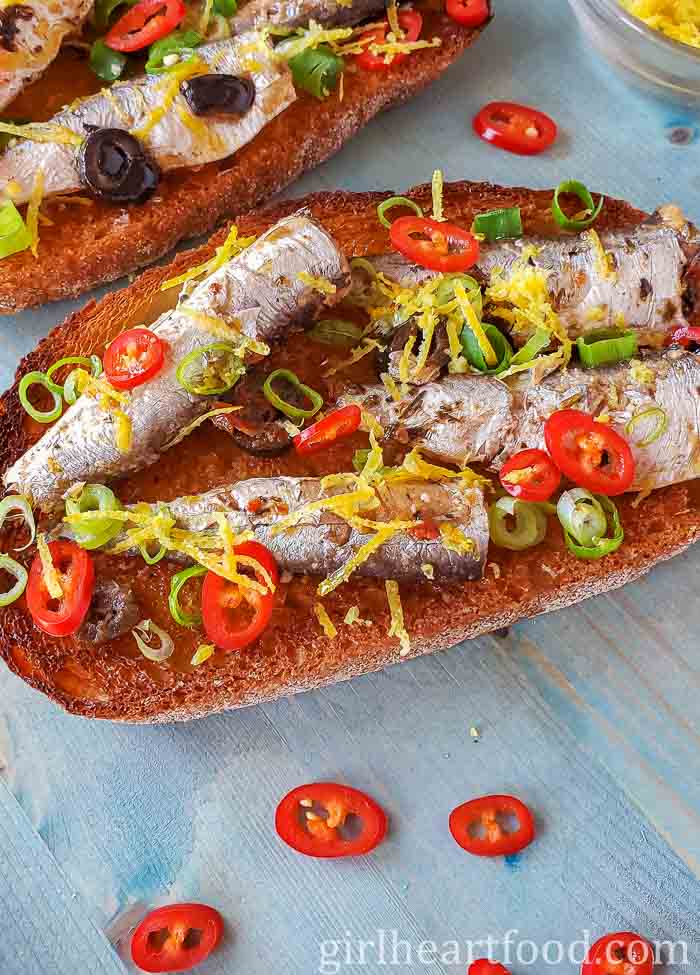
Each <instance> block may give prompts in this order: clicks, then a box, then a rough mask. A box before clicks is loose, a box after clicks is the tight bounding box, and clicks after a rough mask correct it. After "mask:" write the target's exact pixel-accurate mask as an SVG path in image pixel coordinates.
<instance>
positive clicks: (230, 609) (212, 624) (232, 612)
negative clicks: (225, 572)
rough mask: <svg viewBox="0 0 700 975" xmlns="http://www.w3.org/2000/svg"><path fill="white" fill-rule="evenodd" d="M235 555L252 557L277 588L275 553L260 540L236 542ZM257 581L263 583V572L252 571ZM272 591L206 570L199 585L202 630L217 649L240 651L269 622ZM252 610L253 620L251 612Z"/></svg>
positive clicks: (273, 595) (277, 572) (273, 603)
mask: <svg viewBox="0 0 700 975" xmlns="http://www.w3.org/2000/svg"><path fill="white" fill-rule="evenodd" d="M234 552H235V554H236V555H247V556H250V557H251V558H253V559H255V560H256V561H257V562H258V563H259V564H260V565H261V566H262V567H263V569H265V570H266V572H267V574H268V575H269V576H270V578H271V579H272V583H273V585H274V586H275V587H276V586H277V585H278V583H279V571H278V569H277V563H276V562H275V559H274V556H273V555H272V553H271V552H270V551H269V549H267V548H265V546H264V545H261V544H260V543H259V542H242V543H241V544H240V545H236V547H235V549H234ZM244 568H245V567H244V566H243V565H242V566H241V569H243V570H244ZM255 575H256V578H257V580H258V582H261V583H262V584H263V585H266V581H265V577H264V576H263V575H262V573H259V572H257V571H256V573H255ZM275 599H276V596H275V593H274V592H270V591H268V592H266V593H264V594H263V593H259V592H256V591H255V590H253V589H248V588H244V587H242V586H239V585H237V584H236V583H234V582H229V580H228V579H223V578H222V577H221V576H218V575H216V573H214V572H207V574H206V576H205V577H204V583H203V585H202V622H203V625H204V631H205V633H206V634H207V636H208V637H209V639H210V640H211V641H212V643H214V644H215V645H216V646H217V647H218V648H219V650H226V651H228V652H230V651H232V650H242V649H243V647H247V646H248V644H249V643H252V642H253V640H257V638H258V637H259V636H260V634H261V633H262V632H263V630H265V629H266V628H267V626H268V624H269V622H270V617H271V616H272V610H273V608H274V605H275ZM251 611H252V614H253V616H252V619H251V618H250V612H251Z"/></svg>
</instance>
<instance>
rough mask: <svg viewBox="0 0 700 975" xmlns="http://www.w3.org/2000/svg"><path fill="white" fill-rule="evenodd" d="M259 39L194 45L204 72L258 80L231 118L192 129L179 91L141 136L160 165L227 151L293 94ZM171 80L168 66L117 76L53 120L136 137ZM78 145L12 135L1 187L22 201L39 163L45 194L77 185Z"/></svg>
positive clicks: (175, 165) (0, 168)
mask: <svg viewBox="0 0 700 975" xmlns="http://www.w3.org/2000/svg"><path fill="white" fill-rule="evenodd" d="M260 41H261V37H260V35H259V34H256V33H251V34H245V35H241V36H240V37H238V38H231V39H228V40H225V41H217V42H214V43H212V44H205V45H202V47H199V48H197V57H198V58H201V59H202V60H203V61H205V62H206V64H207V65H208V71H209V73H211V74H233V75H243V76H245V77H249V78H250V79H251V80H252V81H253V82H254V84H255V101H254V102H253V105H252V106H251V108H250V109H249V110H248V111H247V112H245V113H244V114H243V115H240V116H237V117H235V118H232V119H228V120H226V119H222V118H220V117H219V118H206V117H200V118H197V119H195V122H196V123H197V124H196V125H195V126H194V129H193V128H190V127H189V126H188V125H187V124H186V122H185V121H184V120H183V117H184V118H187V117H188V115H189V117H190V118H191V119H194V116H191V113H189V109H188V107H187V102H186V101H185V99H184V97H183V96H182V94H181V93H178V94H176V96H175V98H174V100H173V102H172V104H171V105H170V107H169V108H168V109H167V111H166V112H165V113H164V114H163V117H162V118H161V119H160V120H159V121H157V122H156V124H155V125H154V126H153V127H152V128H151V129H150V131H148V132H147V133H146V134H145V135H144V136H143V138H142V141H143V143H144V146H145V147H146V149H147V150H148V152H149V154H150V155H151V156H152V157H153V158H154V159H155V160H156V161H157V163H158V165H159V166H160V168H161V170H162V171H163V172H167V171H169V170H172V169H179V168H181V167H183V166H202V165H204V164H205V163H209V162H215V161H216V160H219V159H225V158H226V157H228V156H230V155H232V154H233V153H234V152H236V150H237V149H240V148H241V147H242V146H244V145H246V144H247V143H248V142H250V141H251V139H253V138H254V136H256V135H257V134H258V132H260V131H261V130H262V129H263V128H264V127H265V126H266V125H267V124H268V122H271V121H272V119H273V118H275V116H276V115H279V113H280V112H282V111H284V109H285V108H287V106H288V105H291V104H292V102H293V101H294V100H295V99H296V92H295V90H294V84H293V82H292V76H291V73H290V71H289V69H288V68H287V66H286V64H284V63H283V62H281V61H278V60H276V59H275V58H274V55H273V53H272V48H271V46H270V45H269V44H267V43H265V44H263V45H262V46H255V47H253V45H260ZM171 84H172V79H171V78H170V76H169V75H168V74H167V73H166V74H160V75H144V76H143V77H140V78H134V79H133V80H130V81H125V82H123V83H117V84H114V85H112V87H111V88H110V89H108V90H106V91H103V92H100V93H99V94H97V95H93V96H91V97H90V98H86V99H84V100H83V101H81V102H79V103H78V104H77V105H76V106H75V107H74V108H67V109H66V110H65V111H63V112H60V113H59V114H58V115H56V116H54V118H52V119H51V122H52V123H55V124H57V125H61V126H63V127H65V128H67V129H71V130H72V131H73V132H76V133H78V135H80V136H85V134H86V131H87V130H86V126H90V125H93V126H98V127H99V128H116V129H126V130H129V131H131V132H132V133H133V134H134V135H136V136H137V137H139V130H140V128H141V127H142V126H143V125H144V124H145V123H146V122H147V121H148V119H149V117H150V116H151V112H152V111H153V110H154V109H157V108H159V107H160V106H162V104H163V97H164V92H165V89H166V88H167V87H168V85H171ZM200 123H201V124H202V125H204V126H205V127H206V130H207V136H206V138H202V137H201V136H200V133H199V131H198V130H199V127H200ZM78 151H79V150H78V147H76V146H71V145H65V144H63V143H59V142H32V141H30V140H28V139H20V140H17V141H16V142H15V143H14V144H13V145H11V146H10V147H8V149H6V150H5V152H4V153H2V154H0V192H2V191H4V190H5V189H6V187H7V184H8V183H10V182H12V183H13V186H12V199H13V200H14V202H15V203H23V202H25V201H26V200H28V199H29V197H30V195H31V192H32V189H33V187H34V185H35V180H36V178H37V174H38V173H39V171H42V172H43V180H44V183H43V193H44V195H45V196H50V195H52V194H54V193H69V192H72V191H74V190H79V189H80V188H81V182H80V177H79V173H78V165H77V159H78ZM14 184H16V185H14Z"/></svg>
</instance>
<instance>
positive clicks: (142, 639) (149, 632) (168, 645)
mask: <svg viewBox="0 0 700 975" xmlns="http://www.w3.org/2000/svg"><path fill="white" fill-rule="evenodd" d="M131 632H132V634H133V637H134V639H135V640H136V645H137V646H138V648H139V650H140V651H141V653H142V654H143V655H144V657H146V659H147V660H153V661H154V662H155V663H157V664H161V663H163V661H164V660H167V659H168V657H172V655H173V653H174V651H175V644H174V642H173V638H172V637H171V636H170V634H168V633H166V632H165V630H162V629H161V628H160V627H159V626H156V624H155V623H154V622H153V620H141V622H140V623H137V625H136V626H135V627H134V629H133V630H132V631H131ZM153 636H155V637H157V638H158V640H159V641H160V642H159V643H158V644H156V645H155V646H154V645H152V644H151V639H152V637H153Z"/></svg>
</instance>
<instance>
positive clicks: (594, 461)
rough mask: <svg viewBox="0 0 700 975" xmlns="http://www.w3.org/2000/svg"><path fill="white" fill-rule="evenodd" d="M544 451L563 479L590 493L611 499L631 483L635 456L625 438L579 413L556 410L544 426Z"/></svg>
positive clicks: (578, 411) (590, 417) (603, 424)
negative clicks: (546, 451) (545, 447)
mask: <svg viewBox="0 0 700 975" xmlns="http://www.w3.org/2000/svg"><path fill="white" fill-rule="evenodd" d="M544 439H545V444H546V446H547V450H548V451H549V454H550V456H551V458H552V460H553V461H554V463H555V464H556V465H557V467H558V468H559V470H560V471H561V472H562V474H563V475H564V476H565V477H568V478H569V480H571V481H573V482H574V484H578V486H579V487H583V488H587V489H588V490H589V491H592V492H593V494H605V495H607V496H609V497H612V496H614V495H617V494H624V492H625V491H628V490H629V488H630V486H631V484H632V481H633V480H634V472H635V463H634V456H633V455H632V451H631V449H630V445H629V444H628V443H627V441H626V440H625V438H624V437H621V436H620V434H619V433H617V431H615V430H612V429H611V428H610V427H609V426H607V425H606V424H605V423H598V422H597V421H596V420H595V419H594V418H593V417H592V416H590V415H589V414H588V413H583V412H582V411H581V410H558V411H557V412H556V413H552V415H551V416H550V417H548V419H547V421H546V422H545V425H544Z"/></svg>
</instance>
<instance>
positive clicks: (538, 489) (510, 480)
mask: <svg viewBox="0 0 700 975" xmlns="http://www.w3.org/2000/svg"><path fill="white" fill-rule="evenodd" d="M499 477H500V480H501V484H502V485H503V487H504V488H505V490H506V491H507V492H508V494H512V495H513V497H514V498H518V499H519V500H520V501H548V500H549V499H550V498H551V496H552V495H553V494H554V492H555V491H556V489H557V488H558V487H559V483H560V481H561V474H560V473H559V470H558V468H557V466H556V464H555V463H554V461H553V460H552V458H551V457H549V456H548V455H547V454H545V452H544V450H521V451H519V452H518V453H517V454H514V455H513V456H512V457H511V458H510V460H508V461H506V463H505V464H504V465H503V467H502V468H501V471H500V474H499Z"/></svg>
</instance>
